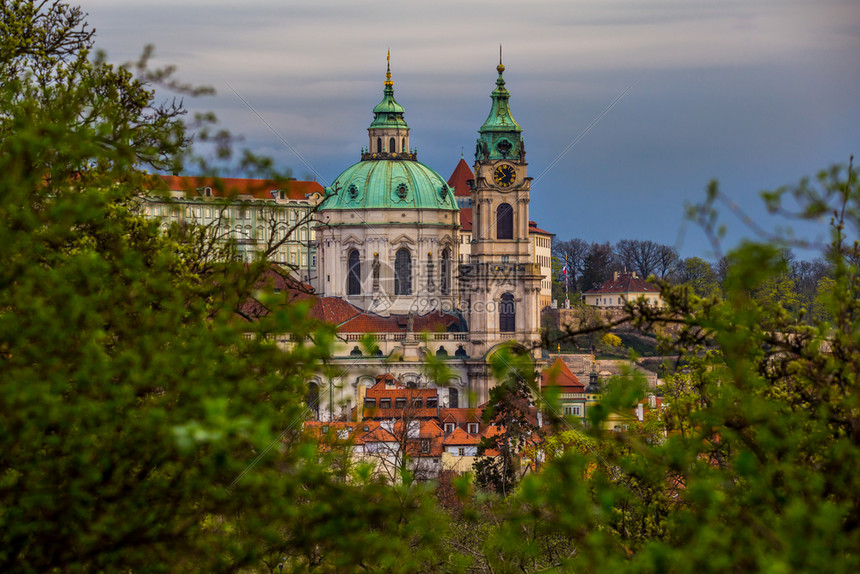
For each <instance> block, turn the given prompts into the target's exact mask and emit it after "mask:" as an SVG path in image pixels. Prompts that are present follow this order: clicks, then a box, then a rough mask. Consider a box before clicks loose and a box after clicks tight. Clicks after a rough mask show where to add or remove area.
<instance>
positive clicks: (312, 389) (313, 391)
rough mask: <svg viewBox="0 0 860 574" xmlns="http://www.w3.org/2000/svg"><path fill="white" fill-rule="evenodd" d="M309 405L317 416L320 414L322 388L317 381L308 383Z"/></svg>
mask: <svg viewBox="0 0 860 574" xmlns="http://www.w3.org/2000/svg"><path fill="white" fill-rule="evenodd" d="M307 406H308V408H309V409H310V410H312V411H313V412H314V413H315V414H316V415H317V416H319V414H320V388H319V386H318V385H317V384H316V383H308V398H307Z"/></svg>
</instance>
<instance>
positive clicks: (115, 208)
mask: <svg viewBox="0 0 860 574" xmlns="http://www.w3.org/2000/svg"><path fill="white" fill-rule="evenodd" d="M0 26H2V30H3V31H2V34H0V42H2V44H3V49H2V50H0V253H2V258H0V259H2V261H3V265H2V266H0V380H2V381H3V384H2V385H0V570H2V571H4V572H55V571H63V572H65V571H134V572H161V571H236V570H240V569H252V568H257V567H265V566H266V565H267V564H268V565H269V566H268V567H274V566H276V565H278V564H280V565H282V566H285V567H286V569H287V570H295V571H308V570H313V569H320V570H331V569H334V568H341V569H346V570H349V569H352V568H353V567H357V565H359V564H361V565H363V566H364V567H365V568H369V569H388V570H392V571H416V570H420V569H422V568H425V567H426V566H425V562H424V561H428V562H427V563H432V557H428V553H432V555H433V556H435V555H437V554H438V552H434V549H436V548H437V547H436V546H434V544H435V543H434V542H433V541H434V540H435V539H437V537H438V534H439V533H441V532H443V531H444V521H443V520H442V518H441V517H440V516H439V515H438V513H435V511H434V508H433V506H432V504H429V503H428V500H427V496H426V495H427V493H426V489H421V488H417V487H416V488H412V490H410V491H409V492H408V493H405V494H404V495H403V496H402V497H399V498H397V499H396V500H395V501H391V500H390V499H389V498H388V497H387V494H388V493H389V492H390V491H388V490H384V489H383V487H382V486H381V485H378V484H376V483H375V482H373V481H372V480H369V479H368V478H367V477H362V476H361V475H360V474H357V475H356V476H355V477H354V480H352V481H350V482H344V481H343V480H341V479H340V477H338V476H336V472H334V471H332V470H331V469H329V468H328V467H327V466H326V465H325V460H323V461H322V463H323V464H320V461H319V460H318V457H317V455H316V452H315V450H314V449H311V448H308V446H307V445H305V444H304V443H303V442H302V441H301V438H300V432H299V431H300V429H301V424H302V421H303V420H304V418H305V417H307V416H308V414H309V411H308V409H307V408H306V406H305V405H304V404H303V397H304V396H305V392H306V387H305V381H307V380H308V378H309V376H310V375H311V374H312V373H314V372H317V371H319V370H320V369H323V368H324V363H323V362H324V360H325V359H326V358H327V356H328V353H329V350H330V348H331V343H332V341H333V338H334V333H333V330H332V328H330V327H326V326H323V325H319V324H316V323H315V322H314V321H311V320H309V318H308V313H307V310H308V308H307V305H308V304H309V303H307V302H306V303H295V302H293V303H288V302H287V301H286V300H285V295H275V294H274V293H271V292H269V293H268V294H266V293H265V292H263V293H262V294H260V291H261V286H262V285H263V284H262V283H261V278H262V277H263V274H264V273H267V272H270V271H271V272H277V270H276V269H270V268H269V267H268V266H267V265H266V264H265V263H264V262H262V261H257V262H254V263H253V264H251V265H244V264H234V263H231V262H230V261H225V262H223V263H221V264H218V265H209V266H207V270H206V273H205V274H201V273H200V272H199V267H198V266H197V263H199V262H197V261H195V256H196V253H197V251H196V246H194V245H190V244H188V243H185V242H184V240H183V237H184V236H183V235H182V234H161V233H159V229H158V224H157V223H156V222H153V221H148V220H146V219H144V218H142V217H141V216H140V215H139V213H138V211H137V207H136V206H137V198H138V196H139V194H141V193H143V192H145V190H147V189H149V188H150V187H151V186H152V180H151V177H150V176H148V175H147V174H146V173H145V172H143V171H142V168H143V167H144V166H145V165H149V166H150V167H153V166H154V167H156V168H159V167H173V166H176V165H179V164H181V163H182V161H183V159H184V157H185V154H186V153H187V143H188V137H187V135H186V131H185V127H184V126H183V124H182V122H181V121H180V120H181V115H182V109H181V107H179V105H178V104H177V105H175V106H174V105H173V103H170V104H167V105H166V106H161V105H159V104H157V103H156V100H155V96H154V93H153V90H152V87H151V84H150V83H149V81H150V80H153V81H155V80H159V81H160V80H163V79H165V78H166V73H148V72H146V71H145V70H139V71H138V73H141V74H143V77H135V76H134V74H133V73H132V71H131V70H129V69H126V68H123V67H120V68H117V67H114V66H111V65H109V64H107V63H106V62H105V61H104V60H103V59H101V58H100V57H90V49H91V47H92V39H93V37H92V34H91V32H90V31H89V29H88V28H87V26H86V23H85V21H84V17H83V14H82V13H81V12H80V10H78V9H76V8H70V7H68V6H66V5H64V4H63V3H61V2H38V3H37V2H4V3H3V4H2V11H0ZM192 235H193V234H192ZM263 291H265V290H264V289H263ZM251 296H254V297H257V299H258V301H259V302H260V303H261V304H262V305H263V306H264V307H265V308H266V309H267V310H268V313H265V314H263V315H261V316H259V317H258V318H257V320H256V321H254V322H253V323H249V322H246V321H243V320H241V319H239V316H238V315H237V313H236V311H237V310H238V309H239V308H240V307H241V306H243V305H244V304H246V303H247V302H248V300H249V298H250V297H251ZM271 333H277V334H279V335H285V334H286V335H289V336H290V337H291V338H292V340H294V341H297V342H298V344H296V345H294V346H291V347H290V348H287V349H284V348H281V347H279V346H278V345H276V344H275V343H274V341H273V340H271V338H269V337H267V335H269V334H271ZM247 335H250V336H247ZM407 511H408V512H407ZM430 524H433V528H431V527H430ZM344 532H345V533H349V534H348V535H345V536H339V535H333V534H332V533H344ZM412 547H417V548H418V550H417V551H415V552H413V551H412V550H411V548H412ZM282 560H283V561H282ZM268 567H267V568H268Z"/></svg>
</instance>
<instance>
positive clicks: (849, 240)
mask: <svg viewBox="0 0 860 574" xmlns="http://www.w3.org/2000/svg"><path fill="white" fill-rule="evenodd" d="M818 182H819V185H818V186H817V187H811V186H808V185H802V186H800V187H799V188H787V189H785V190H781V191H779V192H778V193H775V194H774V195H769V196H768V201H769V202H771V204H774V203H775V202H777V201H778V200H781V198H782V197H783V196H784V195H786V194H790V195H791V196H792V197H794V198H797V197H800V198H801V199H802V207H803V209H802V211H801V213H800V214H799V215H800V216H802V217H809V218H812V219H815V218H817V217H818V216H819V215H820V213H821V212H822V211H824V212H826V213H834V214H835V215H834V217H833V222H832V226H831V230H832V233H833V239H832V245H831V248H830V249H828V251H827V257H828V258H829V259H828V263H829V264H830V265H831V266H832V269H833V278H832V283H829V286H828V287H827V288H826V289H822V293H823V295H822V298H821V304H822V305H823V307H824V309H826V311H827V316H828V317H829V320H827V321H824V322H818V321H813V322H812V323H811V324H804V323H801V322H798V321H797V317H796V316H795V315H794V314H793V313H792V312H791V309H790V306H786V305H785V296H784V294H780V291H779V289H778V288H774V287H772V285H774V284H777V285H778V284H779V281H782V278H783V277H784V276H785V275H786V269H787V266H786V259H785V257H784V252H783V250H782V248H783V245H780V244H773V243H759V244H756V243H751V242H750V243H745V244H743V245H741V246H740V247H739V248H738V249H736V250H734V251H733V252H732V253H731V254H730V256H729V258H730V260H731V262H732V264H731V265H730V266H728V268H727V274H726V279H725V296H724V297H723V299H722V300H712V299H703V298H701V297H699V296H697V295H695V294H691V293H690V292H689V289H687V288H685V287H684V286H672V285H669V284H665V283H664V284H663V285H662V287H663V295H664V298H665V300H666V301H667V303H668V309H654V308H651V307H648V306H647V305H637V306H635V307H634V308H633V310H632V313H631V315H630V317H629V320H631V321H634V322H636V323H638V324H640V325H645V326H648V325H654V324H671V325H674V326H675V328H676V331H675V335H674V337H673V339H672V340H667V344H671V348H672V350H674V351H676V352H680V353H682V354H683V356H684V357H685V360H686V363H687V367H686V368H685V369H683V370H681V371H680V372H678V373H677V374H676V375H674V376H673V377H671V378H669V379H668V381H667V385H666V387H665V389H664V398H665V399H666V401H667V405H666V410H664V411H663V413H662V414H661V417H660V422H661V424H662V425H664V426H663V428H664V430H665V432H666V435H665V437H661V436H660V435H659V434H655V433H654V432H653V428H652V429H651V430H648V431H647V432H645V433H642V434H640V433H617V434H616V433H613V434H610V435H607V434H605V433H602V432H601V431H600V424H599V423H600V422H601V420H603V418H604V417H605V416H606V414H607V413H609V412H611V410H612V408H613V406H623V405H630V404H631V399H635V397H636V396H637V395H636V389H635V385H634V386H633V387H630V388H629V389H624V388H617V389H613V388H612V387H610V389H609V391H608V393H606V394H605V395H604V397H603V398H602V399H601V401H600V403H599V404H598V405H597V407H599V408H591V409H590V411H589V412H590V415H589V416H590V418H591V422H592V425H591V427H590V432H591V435H592V437H593V440H595V441H596V442H597V445H598V446H596V447H595V453H593V456H590V455H589V454H588V453H582V452H576V449H571V451H570V452H564V454H563V456H560V457H555V458H554V459H553V460H552V461H551V462H550V463H549V464H548V465H547V466H546V467H545V468H544V470H543V472H542V473H541V474H539V475H536V476H530V477H528V478H527V479H526V480H524V481H523V482H522V483H521V485H520V486H519V488H518V489H517V492H516V495H515V498H514V499H513V500H512V501H511V502H510V503H509V504H508V505H507V506H506V507H505V512H504V514H503V515H502V516H501V517H499V523H500V524H501V525H502V526H500V528H499V529H497V530H496V531H495V532H494V533H493V536H494V537H496V542H495V546H494V548H504V544H505V543H508V544H513V541H514V540H515V537H516V536H517V534H516V533H517V532H522V531H523V528H525V526H526V525H528V524H533V523H535V522H536V525H535V528H537V530H538V535H536V536H535V539H536V540H537V539H541V538H546V537H553V536H555V537H560V538H567V539H568V540H569V541H570V544H571V546H573V551H572V553H571V555H570V556H569V557H567V558H561V559H559V560H558V561H556V562H554V563H553V566H554V567H555V568H558V569H577V570H593V569H605V570H610V569H611V570H616V569H617V570H619V571H622V572H639V571H668V572H674V571H677V572H681V571H689V570H696V571H702V572H725V571H731V570H739V571H760V570H780V571H815V570H822V569H823V570H828V571H835V572H853V571H855V570H856V569H857V568H858V567H860V501H858V497H857V496H856V492H857V489H858V487H860V479H858V476H860V432H858V428H860V426H858V421H860V406H858V404H860V403H858V396H860V388H858V387H860V380H858V375H857V373H858V372H860V365H858V361H860V349H858V347H857V345H858V343H857V341H860V296H859V295H860V293H858V291H857V290H858V287H857V285H858V284H860V282H858V269H857V267H856V266H854V265H853V264H852V263H851V261H852V260H853V258H854V257H856V255H857V250H858V247H857V243H856V242H855V239H856V233H857V231H858V229H860V226H858V222H860V203H858V201H857V198H858V197H860V194H858V192H860V187H858V185H857V180H856V177H855V175H854V173H853V170H852V169H851V168H850V167H849V169H848V171H847V174H846V172H845V171H844V169H843V170H842V171H840V170H830V171H828V172H823V173H822V174H821V175H820V176H819V179H818ZM798 189H801V190H802V193H799V192H798ZM718 198H719V190H718V188H717V187H716V186H712V187H711V190H710V193H709V196H708V199H707V201H706V202H705V203H704V204H702V205H701V206H699V208H698V210H699V211H698V213H699V214H703V215H704V216H705V221H712V220H711V219H709V218H710V214H711V213H712V211H711V210H712V209H713V205H714V202H715V201H717V200H718ZM822 206H827V207H826V209H825V208H824V207H822ZM712 229H716V226H713V227H712ZM849 230H850V233H849ZM763 295H764V296H763ZM703 344H708V345H709V346H710V347H711V349H712V350H711V351H710V352H708V353H703V347H702V345H703ZM649 424H650V425H652V426H653V421H651V422H649ZM580 476H585V480H582V481H581V482H576V481H572V480H569V479H567V477H580ZM502 552H503V554H502V558H501V559H502V560H504V559H505V556H506V555H505V554H504V551H502ZM522 554H523V549H522V547H520V548H516V549H511V550H510V557H511V560H519V559H520V557H521V556H522Z"/></svg>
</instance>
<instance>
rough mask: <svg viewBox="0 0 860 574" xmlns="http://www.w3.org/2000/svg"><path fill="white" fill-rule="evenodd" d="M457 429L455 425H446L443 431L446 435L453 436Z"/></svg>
mask: <svg viewBox="0 0 860 574" xmlns="http://www.w3.org/2000/svg"><path fill="white" fill-rule="evenodd" d="M455 428H457V425H456V424H454V423H445V425H444V428H443V430H444V431H445V434H451V433H452V432H454V429H455Z"/></svg>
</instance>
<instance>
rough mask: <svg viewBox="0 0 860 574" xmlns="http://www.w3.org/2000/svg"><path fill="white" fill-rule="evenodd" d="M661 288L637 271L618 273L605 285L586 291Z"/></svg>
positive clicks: (625, 291) (642, 290)
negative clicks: (640, 275)
mask: <svg viewBox="0 0 860 574" xmlns="http://www.w3.org/2000/svg"><path fill="white" fill-rule="evenodd" d="M659 292H660V289H659V288H658V287H657V286H656V285H653V284H651V283H647V282H646V281H645V280H644V279H642V278H641V277H639V276H638V275H636V273H618V275H617V277H614V278H613V279H610V280H609V281H607V282H605V283H604V284H603V285H600V286H599V287H596V288H594V289H590V290H588V291H586V292H585V293H659Z"/></svg>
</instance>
